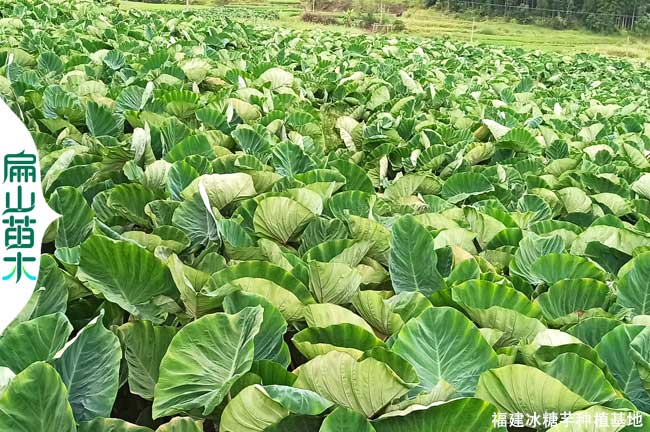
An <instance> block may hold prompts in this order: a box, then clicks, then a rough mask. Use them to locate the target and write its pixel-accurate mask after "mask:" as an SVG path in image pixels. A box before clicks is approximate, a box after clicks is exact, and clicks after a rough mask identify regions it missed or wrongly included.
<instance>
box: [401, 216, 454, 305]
mask: <svg viewBox="0 0 650 432" xmlns="http://www.w3.org/2000/svg"><path fill="white" fill-rule="evenodd" d="M392 234H393V236H392V240H391V249H390V259H389V269H390V276H391V281H392V283H393V289H394V290H395V292H396V293H398V294H399V293H400V292H404V291H419V292H421V293H422V294H424V295H425V296H429V295H431V294H433V293H434V292H436V291H438V290H440V289H442V288H444V286H445V281H444V280H443V278H442V276H441V275H440V273H438V270H437V267H436V263H437V256H436V253H435V248H434V243H433V237H432V236H431V234H430V233H429V231H427V229H426V228H425V227H424V226H423V225H421V224H420V223H418V222H417V220H416V219H415V218H414V217H413V216H410V215H406V216H402V217H401V218H400V219H399V220H398V221H397V222H396V223H395V224H394V225H393V231H392Z"/></svg>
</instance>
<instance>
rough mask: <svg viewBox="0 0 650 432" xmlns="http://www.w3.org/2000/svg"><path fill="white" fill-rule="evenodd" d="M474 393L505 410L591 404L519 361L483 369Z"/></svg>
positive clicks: (533, 410)
mask: <svg viewBox="0 0 650 432" xmlns="http://www.w3.org/2000/svg"><path fill="white" fill-rule="evenodd" d="M476 397H478V398H481V399H484V400H486V401H488V402H490V403H492V404H494V405H495V406H496V407H497V408H498V409H499V411H500V412H505V413H524V414H533V413H540V412H542V413H543V412H558V413H560V412H573V411H578V410H581V409H585V408H588V407H589V406H591V405H594V404H592V403H590V402H589V401H587V400H585V399H584V398H582V397H581V396H580V395H578V394H576V393H574V392H572V391H571V390H569V388H567V387H566V386H565V385H564V384H563V383H562V382H561V381H560V380H558V379H556V378H553V377H552V376H550V375H548V374H545V373H544V372H542V371H540V370H539V369H536V368H533V367H531V366H524V365H519V364H515V365H509V366H504V367H502V368H499V369H493V370H489V371H486V372H484V373H483V374H482V375H481V378H480V380H479V383H478V388H477V389H476Z"/></svg>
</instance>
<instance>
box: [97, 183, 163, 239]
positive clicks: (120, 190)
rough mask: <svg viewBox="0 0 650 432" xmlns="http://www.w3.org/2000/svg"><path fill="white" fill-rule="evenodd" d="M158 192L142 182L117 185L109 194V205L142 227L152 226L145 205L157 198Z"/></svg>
mask: <svg viewBox="0 0 650 432" xmlns="http://www.w3.org/2000/svg"><path fill="white" fill-rule="evenodd" d="M156 198H157V197H156V194H155V193H154V192H153V191H152V190H151V189H148V188H147V187H145V186H143V185H140V184H135V183H134V184H123V185H119V186H116V187H115V188H114V189H113V190H112V191H111V192H110V194H109V195H108V202H107V204H108V206H109V207H110V208H111V209H112V210H113V211H115V212H116V213H117V214H118V215H119V216H122V217H123V218H124V219H126V220H128V221H130V222H132V223H134V224H136V225H140V226H141V227H145V228H150V227H151V219H150V218H149V216H147V214H146V213H145V210H144V208H145V206H146V205H147V204H148V203H150V202H151V201H154V200H155V199H156Z"/></svg>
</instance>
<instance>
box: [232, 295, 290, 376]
mask: <svg viewBox="0 0 650 432" xmlns="http://www.w3.org/2000/svg"><path fill="white" fill-rule="evenodd" d="M254 306H262V308H264V314H263V319H262V325H261V326H260V331H259V333H258V334H257V336H255V339H254V341H253V343H254V345H255V355H254V359H255V360H273V361H275V362H277V363H280V364H282V365H283V366H285V367H286V366H288V365H289V362H290V361H291V358H290V357H289V353H288V347H287V346H286V345H285V344H284V340H283V336H284V334H285V333H286V331H287V322H286V321H285V320H284V318H283V317H282V314H281V313H280V311H279V310H278V309H277V308H276V307H275V306H273V305H272V304H271V303H270V302H268V301H267V300H266V299H265V298H264V297H262V296H259V295H256V294H251V293H246V292H243V291H238V292H234V293H232V294H230V295H228V297H226V298H225V300H224V303H223V308H224V310H225V311H226V313H229V314H234V313H236V312H239V311H241V310H243V309H245V308H247V307H254Z"/></svg>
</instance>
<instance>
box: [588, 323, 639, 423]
mask: <svg viewBox="0 0 650 432" xmlns="http://www.w3.org/2000/svg"><path fill="white" fill-rule="evenodd" d="M643 329H644V327H643V326H637V325H629V324H625V325H620V326H618V327H616V328H615V329H614V330H612V331H611V332H609V333H607V334H606V335H605V336H604V337H603V338H602V339H601V341H600V343H599V344H598V345H596V351H597V352H598V355H600V357H601V358H602V359H603V361H604V362H605V364H607V367H608V368H609V370H610V371H611V373H612V375H614V377H615V378H616V381H617V382H618V384H619V385H620V386H621V389H622V390H623V393H624V394H625V396H626V397H627V398H628V399H629V400H630V401H632V403H634V405H636V407H637V408H639V409H640V410H642V411H648V410H649V409H650V397H649V396H648V392H647V391H646V390H645V388H644V386H643V381H642V380H641V375H640V374H639V368H638V367H637V365H636V362H635V361H634V357H633V355H632V354H633V348H632V347H631V344H632V341H633V340H634V338H635V337H637V336H638V335H639V334H640V333H641V332H642V331H643Z"/></svg>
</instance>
